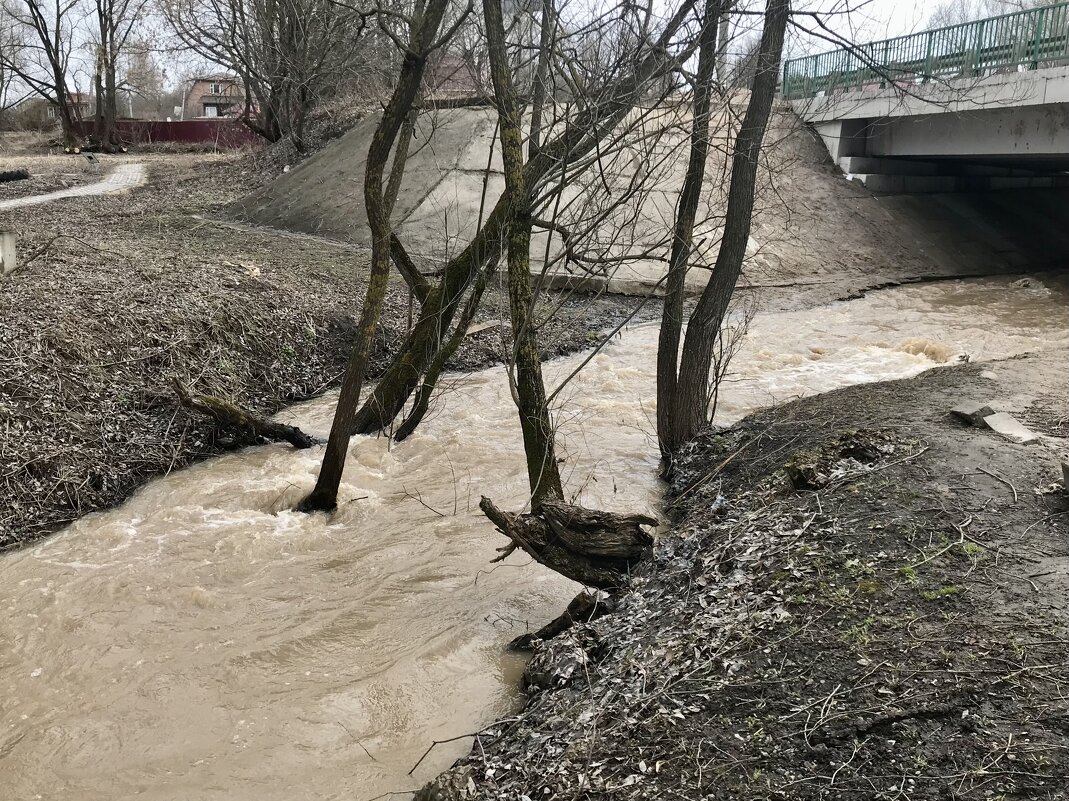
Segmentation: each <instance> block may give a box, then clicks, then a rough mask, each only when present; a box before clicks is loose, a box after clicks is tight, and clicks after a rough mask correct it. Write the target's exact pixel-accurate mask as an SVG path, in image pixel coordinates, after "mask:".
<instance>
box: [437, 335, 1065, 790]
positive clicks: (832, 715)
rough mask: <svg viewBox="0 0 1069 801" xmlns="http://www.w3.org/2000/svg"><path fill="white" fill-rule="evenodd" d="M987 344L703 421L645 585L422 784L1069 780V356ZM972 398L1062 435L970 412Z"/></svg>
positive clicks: (732, 786) (835, 785)
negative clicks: (991, 421) (964, 413)
mask: <svg viewBox="0 0 1069 801" xmlns="http://www.w3.org/2000/svg"><path fill="white" fill-rule="evenodd" d="M985 368H986V369H985ZM985 368H980V367H976V366H970V365H967V366H962V367H958V368H947V369H939V370H935V371H932V372H929V373H926V374H923V375H921V376H919V377H917V378H915V379H911V380H908V381H897V382H889V383H883V384H873V385H863V386H856V387H851V388H848V389H844V390H841V391H838V392H833V393H829V394H827V395H823V396H818V397H814V398H809V399H806V400H801V401H798V402H795V403H791V404H788V405H786V406H783V407H779V408H774V409H770V410H766V411H762V412H759V413H757V414H755V415H753V416H751V417H750V418H748V419H746V420H745V421H743V422H742V423H741V424H739V425H738V426H736V427H735V428H734V429H731V430H729V431H726V432H724V433H714V434H709V435H707V436H705V437H703V438H701V439H700V440H699V441H697V442H695V443H694V445H693V447H692V449H691V451H690V453H689V455H688V457H687V459H686V461H685V464H684V466H683V470H682V471H681V473H680V475H679V476H678V477H677V480H676V482H675V483H674V485H673V488H672V496H673V501H672V507H673V509H674V511H675V513H676V515H677V520H676V523H675V525H674V527H673V530H672V531H671V532H670V534H669V535H667V536H665V537H664V538H663V539H662V540H661V541H660V543H659V545H658V548H657V555H656V559H655V561H654V563H653V564H652V565H650V566H649V569H648V570H646V571H645V572H644V573H643V574H642V575H641V576H640V577H638V578H637V579H636V580H635V584H634V589H633V591H632V592H631V593H630V594H628V595H627V596H626V597H625V598H624V600H623V604H622V609H620V610H619V611H618V612H616V613H614V614H611V615H609V616H608V617H605V618H602V619H600V620H598V621H596V622H594V623H592V624H590V625H587V626H583V627H581V628H579V629H577V630H573V631H572V632H571V633H569V634H566V635H562V636H561V637H558V638H557V639H556V640H553V641H551V642H550V643H549V644H548V645H547V646H544V647H543V648H542V649H541V650H540V651H537V652H536V653H535V656H534V658H533V660H532V662H531V664H530V665H529V667H528V670H527V676H528V679H529V682H533V683H532V684H529V686H528V696H529V697H528V701H527V704H526V706H525V707H524V709H523V710H522V711H521V712H520V713H519V714H518V715H517V716H516V717H515V718H513V719H510V720H509V721H505V722H502V723H500V724H496V725H493V726H491V727H489V728H488V729H487V730H486V731H484V732H483V733H481V734H480V735H479V736H478V738H477V742H476V745H475V747H474V748H473V751H472V752H471V755H470V756H469V757H467V758H466V759H464V760H462V761H461V763H460V764H459V765H458V766H457V767H456V768H455V769H454V770H453V771H452V772H450V773H447V774H445V775H444V776H442V777H440V778H439V779H438V780H437V781H436V782H434V783H432V784H431V785H429V786H427V787H426V788H424V789H423V790H422V791H421V792H420V793H418V794H417V798H418V799H421V801H427V799H446V798H448V799H454V798H460V797H463V798H486V799H491V798H492V799H523V798H530V799H545V800H546V801H554V800H555V799H575V798H583V799H610V798H611V799H614V800H616V801H622V800H623V799H686V800H687V801H693V799H733V800H735V799H738V800H741V799H746V801H750V799H766V798H767V799H792V801H793V800H795V799H818V798H820V799H888V800H890V799H898V800H899V801H905V799H911V800H912V801H919V800H920V799H949V798H960V799H1026V798H1027V799H1065V798H1069V784H1067V780H1069V702H1067V700H1066V692H1065V691H1066V686H1067V682H1069V663H1067V662H1066V659H1065V653H1066V646H1067V645H1069V607H1067V605H1066V597H1067V592H1069V495H1066V493H1065V491H1064V488H1063V487H1061V486H1060V485H1053V486H1052V482H1053V481H1054V480H1055V479H1056V478H1059V477H1060V475H1061V474H1060V470H1059V467H1058V459H1057V455H1056V452H1057V449H1058V448H1062V449H1064V448H1065V446H1066V439H1065V437H1066V436H1067V435H1069V402H1067V399H1066V395H1065V392H1064V390H1065V386H1066V384H1067V381H1069V365H1067V364H1066V361H1065V359H1064V355H1063V354H1049V355H1044V356H1027V357H1022V358H1018V359H1013V360H1008V361H1004V362H998V363H993V364H988V365H985ZM1022 388H1027V390H1026V392H1027V393H1028V395H1029V396H1030V397H1029V398H1026V397H1024V396H1023V395H1022ZM961 400H972V401H977V402H985V403H993V404H994V405H995V406H996V407H998V406H1001V407H1005V408H1010V409H1013V410H1014V411H1015V412H1016V413H1017V414H1018V415H1019V416H1021V417H1022V418H1024V419H1027V420H1028V421H1029V422H1030V423H1031V424H1032V425H1033V426H1034V427H1035V429H1036V430H1037V431H1039V432H1043V433H1045V434H1049V435H1053V436H1055V437H1056V439H1050V440H1047V443H1046V444H1037V445H1031V446H1024V445H1017V444H1013V443H1011V442H1008V441H1006V440H1003V439H1001V438H999V437H998V436H997V435H995V434H993V433H992V432H991V431H989V430H985V429H980V428H971V427H967V426H966V425H964V424H963V423H962V422H960V421H958V420H957V419H956V418H954V417H952V416H951V415H950V414H948V409H949V408H950V407H951V406H952V405H953V404H955V403H957V402H958V401H961ZM733 457H734V458H733Z"/></svg>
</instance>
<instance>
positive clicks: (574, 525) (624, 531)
mask: <svg viewBox="0 0 1069 801" xmlns="http://www.w3.org/2000/svg"><path fill="white" fill-rule="evenodd" d="M479 508H480V509H482V511H483V514H485V515H486V516H487V517H488V518H490V521H491V522H492V523H493V524H494V525H495V526H497V528H498V530H499V531H500V532H501V533H502V534H504V535H505V536H506V537H508V538H509V539H510V540H511V542H510V544H509V545H507V546H505V548H503V549H501V550H502V556H500V557H498V560H500V559H503V558H505V557H506V556H508V555H509V554H510V553H512V551H514V550H516V549H517V548H519V549H521V550H523V551H524V553H526V554H528V555H529V556H530V557H531V558H532V559H534V560H535V561H537V562H538V563H540V564H543V565H545V566H546V567H548V568H549V569H550V570H554V571H556V572H557V573H560V574H561V575H562V576H566V577H567V578H570V579H571V580H572V581H577V582H579V583H580V584H584V585H586V586H587V587H596V588H597V589H599V590H615V589H619V588H620V587H623V586H625V585H626V584H627V582H628V580H629V579H630V577H631V573H632V570H633V568H634V567H635V566H636V565H638V564H639V563H641V562H643V561H645V560H647V559H648V558H649V557H650V554H651V553H652V549H653V537H652V536H650V535H649V534H647V533H646V532H645V531H644V530H643V529H642V526H656V525H657V524H658V521H657V520H655V519H653V518H652V517H647V516H646V515H618V514H615V513H613V512H599V511H593V510H591V509H584V508H583V507H581V506H572V505H571V504H566V503H562V502H560V501H556V500H548V499H547V500H545V501H543V502H542V507H541V509H540V513H539V514H537V515H536V514H529V515H517V514H513V513H511V512H505V511H503V510H501V509H498V508H497V507H496V506H495V505H494V503H493V501H491V500H490V499H489V498H483V499H482V500H481V501H480V502H479Z"/></svg>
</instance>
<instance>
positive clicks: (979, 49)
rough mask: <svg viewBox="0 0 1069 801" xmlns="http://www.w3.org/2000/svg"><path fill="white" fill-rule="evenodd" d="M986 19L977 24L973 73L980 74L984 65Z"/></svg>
mask: <svg viewBox="0 0 1069 801" xmlns="http://www.w3.org/2000/svg"><path fill="white" fill-rule="evenodd" d="M985 22H987V20H986V19H982V20H980V21H979V22H978V23H976V47H975V49H974V50H973V55H972V71H973V72H975V73H979V72H980V71H981V67H982V64H983V61H982V59H983V52H984V23H985Z"/></svg>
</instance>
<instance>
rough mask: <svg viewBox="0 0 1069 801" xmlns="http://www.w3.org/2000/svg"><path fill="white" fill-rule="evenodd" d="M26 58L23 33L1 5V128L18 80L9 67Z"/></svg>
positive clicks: (18, 63)
mask: <svg viewBox="0 0 1069 801" xmlns="http://www.w3.org/2000/svg"><path fill="white" fill-rule="evenodd" d="M23 58H24V41H23V31H22V30H21V28H20V26H19V25H18V23H17V22H16V21H15V19H14V18H13V17H12V16H11V14H10V12H9V11H8V8H7V5H0V128H2V127H3V124H4V116H5V112H6V111H7V109H8V106H9V104H10V103H11V102H12V100H11V98H10V97H9V96H8V93H9V91H10V89H11V87H12V85H13V83H14V82H15V80H16V79H17V76H16V75H15V72H14V70H13V69H12V67H11V66H9V65H21V64H22V61H23Z"/></svg>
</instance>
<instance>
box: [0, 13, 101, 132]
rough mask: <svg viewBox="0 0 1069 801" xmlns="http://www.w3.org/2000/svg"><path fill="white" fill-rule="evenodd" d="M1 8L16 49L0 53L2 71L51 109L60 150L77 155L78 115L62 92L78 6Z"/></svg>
mask: <svg viewBox="0 0 1069 801" xmlns="http://www.w3.org/2000/svg"><path fill="white" fill-rule="evenodd" d="M4 8H5V9H6V12H5V16H6V17H7V18H8V19H9V20H10V24H11V25H12V26H13V30H14V31H15V32H16V33H15V35H16V36H17V37H18V40H19V47H18V48H15V49H12V50H8V49H7V48H4V49H2V50H0V60H2V61H3V64H4V68H5V70H6V71H8V73H9V74H10V75H11V76H13V77H14V78H17V79H18V80H19V81H21V82H22V83H23V84H25V86H26V87H27V89H28V90H29V91H31V92H33V93H35V94H37V95H39V96H40V97H42V98H44V99H45V100H46V101H48V103H49V104H51V105H52V107H53V108H54V109H55V110H56V117H57V118H58V119H59V123H60V127H61V131H62V136H63V145H64V147H65V148H66V149H67V150H68V151H72V152H75V153H76V152H78V150H79V149H80V145H79V133H78V131H77V129H76V125H75V124H76V122H77V121H78V112H77V107H76V104H75V103H73V102H72V99H71V91H70V89H69V86H68V80H69V77H70V67H71V53H72V52H73V50H74V47H75V35H74V29H75V27H76V25H77V24H78V23H79V22H80V21H81V19H82V18H83V17H84V15H83V14H82V9H81V7H80V5H79V2H78V0H8V2H6V3H5V4H4Z"/></svg>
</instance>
